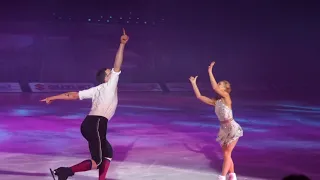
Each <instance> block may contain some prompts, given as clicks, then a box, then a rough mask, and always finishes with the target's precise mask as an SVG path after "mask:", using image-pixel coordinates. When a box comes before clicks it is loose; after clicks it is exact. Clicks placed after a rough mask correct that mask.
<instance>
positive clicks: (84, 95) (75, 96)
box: [40, 87, 96, 104]
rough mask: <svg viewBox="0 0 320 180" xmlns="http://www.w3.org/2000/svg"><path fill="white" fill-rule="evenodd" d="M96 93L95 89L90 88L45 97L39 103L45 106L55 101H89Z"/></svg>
mask: <svg viewBox="0 0 320 180" xmlns="http://www.w3.org/2000/svg"><path fill="white" fill-rule="evenodd" d="M95 91H96V87H92V88H90V89H86V90H82V91H79V92H67V93H63V94H59V95H56V96H51V97H47V98H45V99H42V100H40V101H43V102H46V103H47V104H50V103H52V101H55V100H83V99H90V98H92V97H93V95H94V93H95Z"/></svg>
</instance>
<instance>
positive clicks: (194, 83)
mask: <svg viewBox="0 0 320 180" xmlns="http://www.w3.org/2000/svg"><path fill="white" fill-rule="evenodd" d="M197 78H198V76H196V77H193V76H191V77H190V78H189V80H190V82H191V85H192V88H193V91H194V94H195V95H196V97H197V98H198V99H199V100H200V101H202V102H204V103H206V104H209V105H212V106H214V105H215V99H210V98H208V97H206V96H202V95H201V93H200V90H199V88H198V86H197Z"/></svg>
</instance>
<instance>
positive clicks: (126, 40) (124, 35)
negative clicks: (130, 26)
mask: <svg viewBox="0 0 320 180" xmlns="http://www.w3.org/2000/svg"><path fill="white" fill-rule="evenodd" d="M122 31H123V34H122V36H121V38H120V42H121V44H126V43H127V42H128V40H129V36H127V35H126V30H125V29H124V28H122Z"/></svg>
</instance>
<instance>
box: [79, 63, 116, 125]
mask: <svg viewBox="0 0 320 180" xmlns="http://www.w3.org/2000/svg"><path fill="white" fill-rule="evenodd" d="M120 73H121V71H120V72H115V71H114V70H113V69H112V70H111V77H110V79H109V81H108V82H106V83H103V84H100V85H98V86H96V87H92V88H90V89H86V90H83V91H79V99H80V100H83V99H92V107H91V110H90V112H89V115H95V116H103V117H105V118H107V119H108V120H110V119H111V118H112V116H113V115H114V113H115V111H116V108H117V105H118V93H117V86H118V81H119V75H120Z"/></svg>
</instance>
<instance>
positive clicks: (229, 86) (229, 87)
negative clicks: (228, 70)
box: [220, 80, 231, 93]
mask: <svg viewBox="0 0 320 180" xmlns="http://www.w3.org/2000/svg"><path fill="white" fill-rule="evenodd" d="M220 82H222V83H223V84H224V86H225V88H226V92H227V93H231V84H230V82H229V81H227V80H223V81H220Z"/></svg>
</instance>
